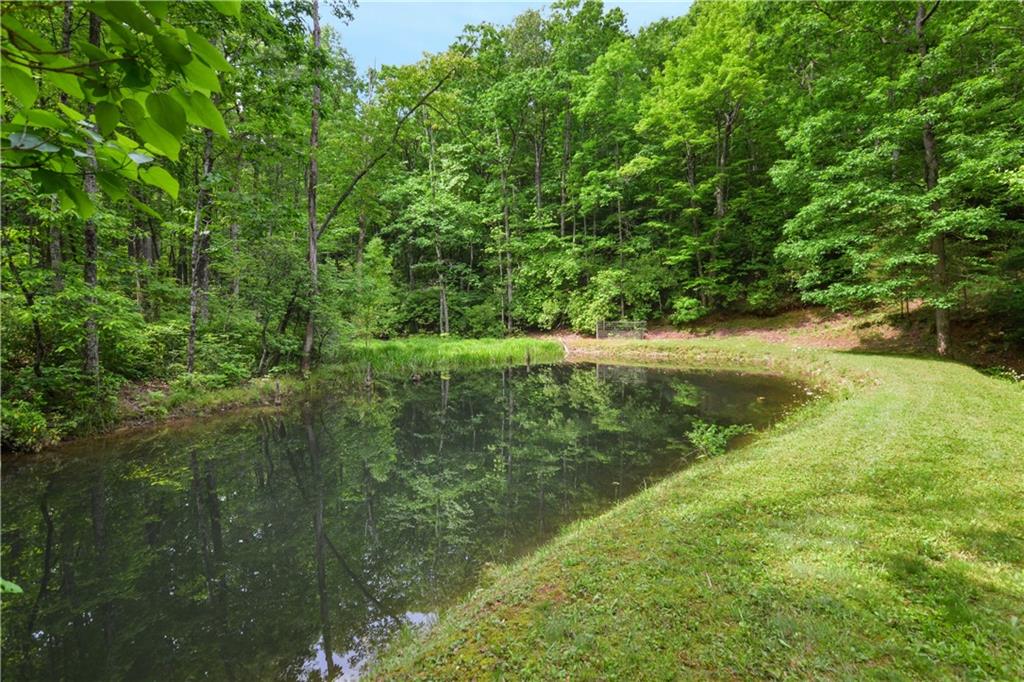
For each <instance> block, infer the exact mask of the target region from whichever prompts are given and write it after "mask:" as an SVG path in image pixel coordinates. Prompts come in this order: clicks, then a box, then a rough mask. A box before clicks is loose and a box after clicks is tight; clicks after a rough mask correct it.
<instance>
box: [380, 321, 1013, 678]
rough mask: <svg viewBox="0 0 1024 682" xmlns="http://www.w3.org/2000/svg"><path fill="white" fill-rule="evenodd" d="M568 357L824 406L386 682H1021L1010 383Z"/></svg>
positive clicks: (808, 410)
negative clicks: (405, 681)
mask: <svg viewBox="0 0 1024 682" xmlns="http://www.w3.org/2000/svg"><path fill="white" fill-rule="evenodd" d="M575 345H576V346H577V347H578V348H579V349H580V350H583V351H584V352H586V353H598V352H600V353H605V354H606V357H610V358H617V359H630V358H631V359H634V360H641V361H643V362H648V363H650V362H656V363H668V364H678V365H689V366H693V365H695V364H696V365H708V364H717V365H720V364H742V365H760V366H765V365H767V366H771V367H775V368H777V369H779V370H780V371H783V372H785V373H789V374H799V375H801V376H803V378H805V379H812V380H813V381H814V382H815V383H816V384H818V385H819V386H822V387H828V391H827V396H826V397H824V398H821V399H819V400H817V401H816V402H813V403H811V404H809V405H808V406H806V407H804V408H802V409H801V410H799V411H798V412H797V413H796V414H794V415H792V416H791V417H790V418H788V419H787V420H786V421H785V422H784V423H782V424H780V425H778V426H777V427H775V428H773V429H772V430H770V431H768V432H766V433H764V434H762V435H761V436H759V437H757V438H755V439H754V440H753V441H751V442H749V443H748V444H746V445H745V446H743V447H742V448H739V449H737V450H734V451H731V452H728V453H726V454H725V455H722V456H720V457H718V458H714V459H710V460H704V461H701V462H699V463H697V464H696V465H694V466H692V467H690V468H688V469H686V470H684V471H682V472H680V473H679V474H677V475H674V476H672V477H670V478H669V479H667V480H665V481H664V482H662V483H660V484H659V485H657V486H654V487H653V488H651V489H649V490H647V491H646V492H644V493H642V494H640V495H637V496H636V497H634V498H631V499H630V500H628V501H626V502H624V503H623V504H620V505H619V506H617V507H615V508H614V509H612V510H611V511H609V512H607V513H605V514H603V515H601V516H599V517H597V518H595V519H592V520H589V521H585V522H582V523H579V524H576V525H574V526H572V527H570V528H568V529H567V530H566V531H565V532H563V533H562V534H561V535H559V537H558V538H557V539H555V540H554V541H552V542H551V543H549V544H548V545H546V546H544V547H543V548H541V549H540V550H539V551H537V552H535V553H533V554H531V555H529V556H528V557H526V558H524V559H523V560H522V561H520V562H519V563H516V564H514V565H512V566H509V567H502V568H497V569H494V570H492V571H490V572H489V573H488V574H487V575H486V576H484V578H483V586H482V587H481V588H479V589H478V590H477V591H476V592H474V593H473V594H471V595H470V596H468V597H467V599H466V600H465V601H464V602H463V603H462V604H460V605H458V606H456V607H453V608H452V609H450V610H449V611H448V612H447V613H445V614H444V615H443V616H442V619H441V622H440V623H439V624H438V625H437V626H436V627H434V628H433V629H432V630H431V631H430V632H429V633H428V634H427V635H426V636H425V637H417V636H415V635H412V634H407V635H406V636H405V637H404V638H403V639H402V640H401V641H399V642H396V643H395V645H394V646H392V647H391V649H390V650H389V651H388V652H387V653H386V654H385V656H384V657H383V659H382V660H381V661H380V664H379V667H378V669H377V670H376V671H375V672H376V675H377V676H379V677H380V678H387V679H392V678H395V677H419V678H424V679H449V678H471V679H486V678H489V677H491V676H498V677H514V678H549V679H553V678H560V679H594V678H597V679H676V678H679V677H684V678H713V679H722V678H732V679H746V678H775V677H797V678H805V679H806V678H810V679H813V678H823V677H824V678H839V679H865V678H866V679H921V678H927V679H946V678H988V679H1000V680H1011V679H1024V387H1022V386H1021V385H1020V384H1013V383H1010V382H1008V381H1005V380H999V379H993V378H988V377H986V376H983V375H982V374H980V373H978V372H976V371H974V370H972V369H970V368H968V367H966V366H963V365H958V364H954V363H948V362H941V361H936V360H927V359H912V358H902V357H894V356H877V355H858V354H852V353H836V352H828V351H816V350H805V351H798V350H790V349H786V348H783V347H781V346H772V345H768V344H764V343H763V342H759V341H754V340H745V339H723V340H700V341H693V342H686V341H684V342H678V341H666V342H648V343H636V342H619V343H615V342H613V343H605V344H600V343H597V342H577V343H576V344H575ZM584 357H586V355H584Z"/></svg>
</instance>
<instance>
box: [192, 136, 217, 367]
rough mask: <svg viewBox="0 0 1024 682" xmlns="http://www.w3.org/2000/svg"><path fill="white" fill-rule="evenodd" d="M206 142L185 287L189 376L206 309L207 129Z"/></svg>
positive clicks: (210, 151)
mask: <svg viewBox="0 0 1024 682" xmlns="http://www.w3.org/2000/svg"><path fill="white" fill-rule="evenodd" d="M204 134H205V136H206V143H205V144H204V145H203V174H202V177H201V178H200V180H199V189H198V190H197V191H196V211H195V216H194V217H193V220H192V278H191V279H192V282H191V287H190V288H189V323H188V353H187V357H186V368H187V371H188V373H189V374H191V373H192V372H193V371H195V363H196V328H197V327H198V324H199V318H200V317H204V315H203V314H202V313H203V309H205V308H206V304H205V303H204V299H205V298H206V289H205V286H204V285H205V282H206V279H207V278H206V275H205V272H206V269H207V265H206V251H207V249H206V247H207V245H208V244H209V240H210V233H209V231H208V230H206V229H204V228H205V222H204V219H203V211H204V210H205V209H206V204H207V201H208V197H209V188H208V186H207V183H208V182H209V177H210V173H211V172H212V171H213V132H212V131H211V130H210V129H206V130H205V131H204Z"/></svg>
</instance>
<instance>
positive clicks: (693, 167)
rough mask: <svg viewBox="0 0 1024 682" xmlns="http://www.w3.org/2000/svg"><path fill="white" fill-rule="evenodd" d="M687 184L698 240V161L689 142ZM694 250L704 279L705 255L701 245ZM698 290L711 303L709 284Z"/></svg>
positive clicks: (698, 269) (706, 304)
mask: <svg viewBox="0 0 1024 682" xmlns="http://www.w3.org/2000/svg"><path fill="white" fill-rule="evenodd" d="M686 184H687V185H689V187H690V229H691V232H692V234H693V238H694V240H695V241H696V240H698V239H700V219H699V218H698V217H697V163H696V159H694V155H693V148H692V147H691V146H690V143H689V142H687V143H686ZM694 252H695V256H696V261H697V277H698V278H700V279H701V280H703V279H704V256H703V254H702V253H701V249H700V246H699V245H698V247H697V248H696V249H695V250H694ZM698 292H699V293H698V294H697V295H698V296H699V297H700V302H701V303H702V304H703V305H704V306H709V305H710V304H711V297H710V296H709V294H708V291H707V286H705V285H704V284H701V287H700V289H699V290H698Z"/></svg>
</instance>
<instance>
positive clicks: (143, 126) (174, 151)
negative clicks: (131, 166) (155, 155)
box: [135, 118, 181, 161]
mask: <svg viewBox="0 0 1024 682" xmlns="http://www.w3.org/2000/svg"><path fill="white" fill-rule="evenodd" d="M135 131H136V132H137V133H138V134H139V137H141V138H142V139H143V140H144V141H145V142H146V144H148V145H149V146H150V147H152V148H153V149H155V150H156V151H158V152H160V153H161V154H163V155H164V156H167V157H169V158H171V159H173V160H174V161H177V160H178V152H179V151H181V143H180V142H178V138H176V137H174V135H171V134H170V133H169V132H167V131H166V130H164V129H163V128H162V127H160V126H158V125H157V124H156V122H155V121H154V120H153V119H151V118H144V119H142V120H141V121H139V122H138V123H137V124H136V125H135Z"/></svg>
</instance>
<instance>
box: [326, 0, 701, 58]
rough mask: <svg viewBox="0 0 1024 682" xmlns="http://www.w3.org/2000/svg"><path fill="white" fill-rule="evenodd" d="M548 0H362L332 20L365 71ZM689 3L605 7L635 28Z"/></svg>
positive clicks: (663, 0)
mask: <svg viewBox="0 0 1024 682" xmlns="http://www.w3.org/2000/svg"><path fill="white" fill-rule="evenodd" d="M548 4H550V3H546V2H519V1H516V2H509V1H501V2H479V1H477V2H474V1H470V0H463V1H454V0H449V1H447V2H436V1H421V2H412V1H409V0H405V1H399V2H395V1H381V0H361V1H360V3H359V7H358V8H356V10H355V12H354V14H355V20H354V21H353V22H352V23H351V24H349V25H348V26H341V25H340V23H339V22H338V21H337V19H335V18H334V16H333V15H330V18H329V19H328V22H330V23H331V24H332V25H334V26H335V27H336V28H340V31H341V40H342V44H343V45H344V46H345V49H346V50H348V52H349V54H351V55H352V57H353V58H354V59H355V62H356V66H357V67H358V68H359V70H360V71H361V72H362V71H365V70H366V69H367V68H368V67H371V66H381V65H383V64H410V63H412V62H415V61H417V60H419V58H420V57H421V56H422V55H423V53H424V52H440V51H441V50H443V49H445V48H446V47H448V45H450V44H451V43H452V41H453V40H454V39H455V37H456V36H458V35H459V33H461V32H462V27H463V26H465V25H466V24H478V23H480V22H483V21H489V22H491V23H494V24H505V23H508V22H509V21H510V20H511V19H512V18H513V17H515V16H516V15H517V14H519V13H520V12H522V11H524V10H526V9H530V8H538V9H539V8H542V7H546V6H547V5H548ZM690 4H691V0H674V1H669V0H653V1H643V0H618V1H616V0H605V6H606V7H612V6H615V7H621V8H622V9H623V11H624V12H625V13H626V20H627V22H628V23H629V28H630V29H631V30H633V31H636V30H637V29H638V28H640V27H641V26H644V25H646V24H649V23H651V22H652V21H655V20H656V19H660V18H661V17H674V16H679V15H681V14H685V13H686V10H687V9H689V7H690ZM321 11H322V10H321Z"/></svg>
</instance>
